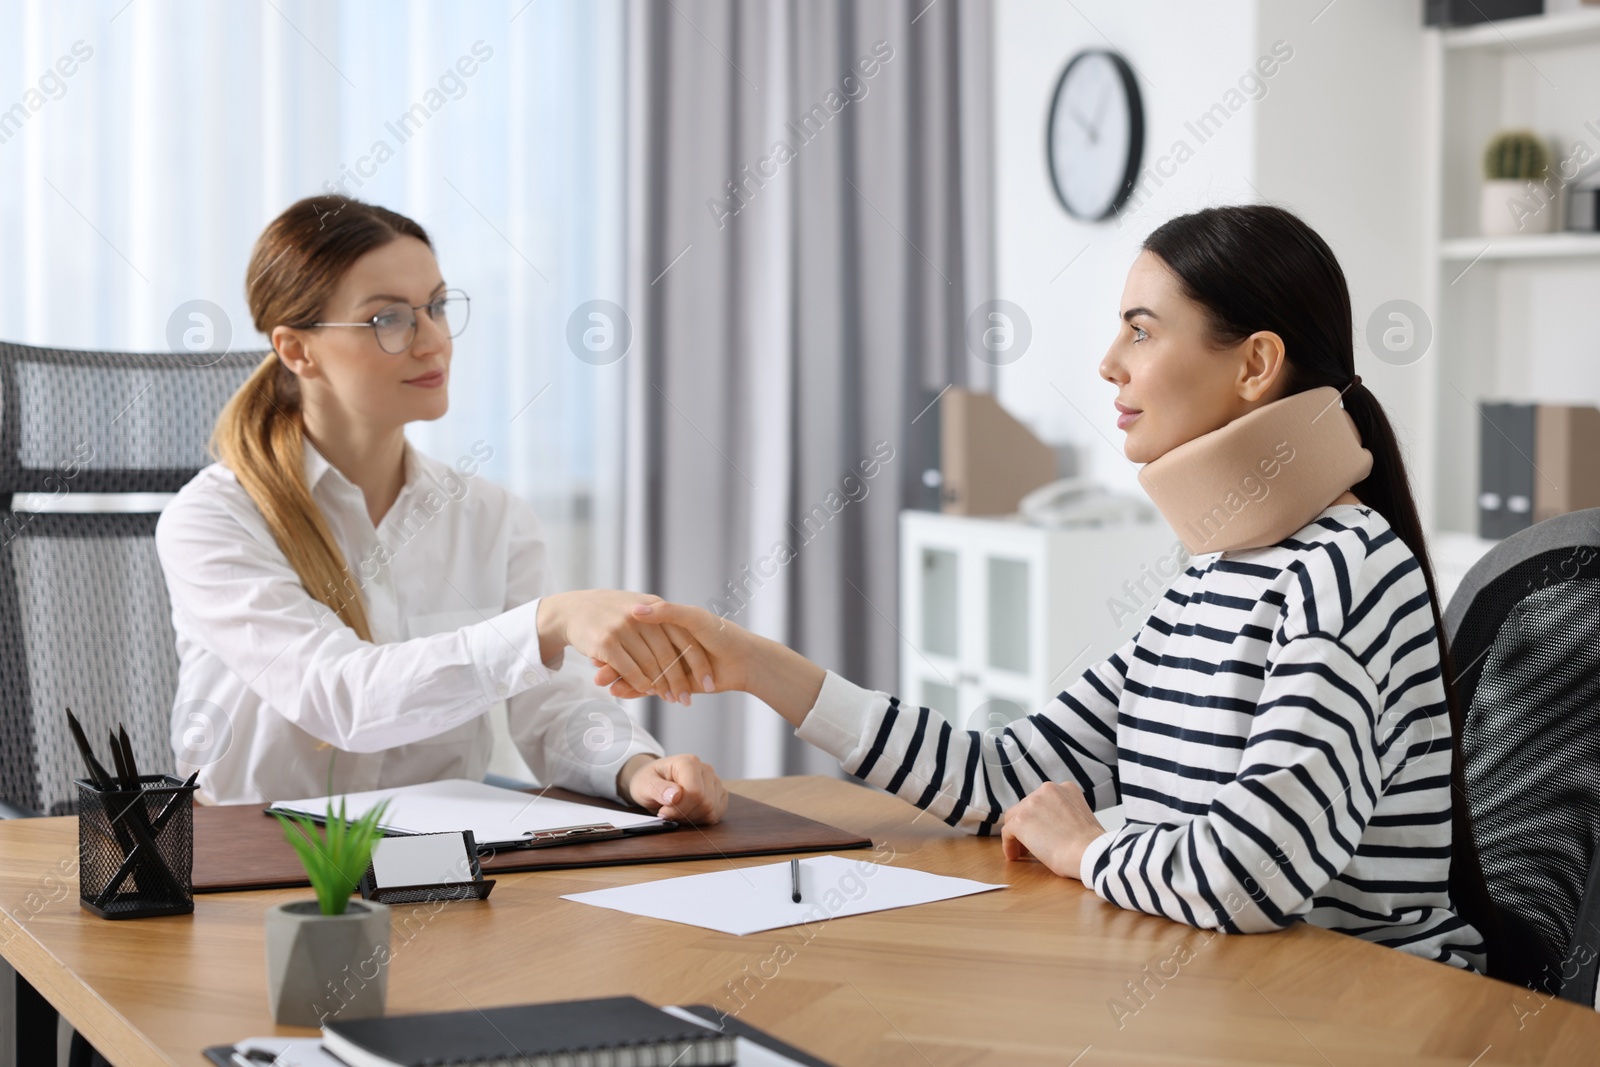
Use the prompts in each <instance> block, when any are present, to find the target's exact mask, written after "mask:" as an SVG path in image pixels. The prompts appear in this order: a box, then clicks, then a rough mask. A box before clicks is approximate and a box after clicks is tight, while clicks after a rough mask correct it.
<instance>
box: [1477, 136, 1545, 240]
mask: <svg viewBox="0 0 1600 1067" xmlns="http://www.w3.org/2000/svg"><path fill="white" fill-rule="evenodd" d="M1549 164H1550V155H1549V153H1548V152H1547V151H1545V147H1544V142H1542V141H1540V140H1539V138H1538V137H1537V136H1535V135H1534V134H1533V133H1531V132H1530V131H1528V130H1507V131H1505V132H1504V133H1500V134H1497V135H1496V136H1495V137H1494V139H1493V140H1491V141H1490V142H1489V145H1488V147H1487V148H1485V149H1484V152H1483V198H1482V200H1481V201H1480V202H1479V206H1478V215H1479V218H1478V223H1479V225H1480V226H1481V227H1482V229H1483V234H1484V236H1485V237H1505V236H1509V235H1513V234H1523V233H1548V232H1549V231H1551V230H1553V229H1555V215H1556V199H1555V194H1554V192H1553V191H1551V189H1550V188H1549V187H1548V185H1547V184H1546V179H1547V178H1548V177H1549V172H1548V170H1549Z"/></svg>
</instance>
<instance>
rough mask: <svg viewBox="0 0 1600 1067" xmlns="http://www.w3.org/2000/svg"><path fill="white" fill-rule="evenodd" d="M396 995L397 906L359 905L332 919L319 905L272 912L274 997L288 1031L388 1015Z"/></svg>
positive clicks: (296, 904) (270, 990)
mask: <svg viewBox="0 0 1600 1067" xmlns="http://www.w3.org/2000/svg"><path fill="white" fill-rule="evenodd" d="M388 992H389V909H388V908H387V907H386V906H384V905H382V904H377V903H374V902H373V901H370V900H352V901H351V902H350V905H349V907H348V908H347V909H346V910H345V913H344V914H343V915H324V914H322V911H321V909H320V908H319V907H318V906H317V902H316V901H315V900H296V901H293V902H291V903H288V904H279V905H276V906H275V907H271V908H268V909H267V996H268V997H269V998H270V1000H271V1002H272V1017H273V1019H274V1020H276V1021H277V1022H279V1023H281V1024H283V1025H285V1026H321V1025H322V1024H323V1022H324V1021H325V1020H327V1019H328V1018H330V1017H331V1018H338V1019H341V1020H342V1019H365V1018H370V1017H371V1016H374V1015H382V1014H383V1006H384V1001H385V1000H386V999H387V997H388Z"/></svg>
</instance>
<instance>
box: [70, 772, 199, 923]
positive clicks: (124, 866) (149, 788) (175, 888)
mask: <svg viewBox="0 0 1600 1067" xmlns="http://www.w3.org/2000/svg"><path fill="white" fill-rule="evenodd" d="M77 786H78V902H79V903H80V904H81V905H82V906H83V907H84V908H85V909H86V910H88V911H92V912H94V913H95V914H96V915H98V916H100V917H101V918H102V919H144V918H149V917H151V916H155V915H187V914H189V913H190V912H192V911H194V886H193V884H192V882H191V877H192V864H193V860H194V793H195V788H196V787H195V786H192V785H190V786H185V785H184V784H183V782H182V781H180V780H179V779H177V778H174V777H172V776H171V775H169V774H147V775H142V776H141V777H140V778H139V786H140V788H139V791H138V792H133V791H132V790H120V789H110V790H108V789H99V788H97V787H96V786H95V785H94V783H92V782H90V781H88V780H87V779H84V778H79V779H77Z"/></svg>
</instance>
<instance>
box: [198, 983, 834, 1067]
mask: <svg viewBox="0 0 1600 1067" xmlns="http://www.w3.org/2000/svg"><path fill="white" fill-rule="evenodd" d="M614 999H615V1000H620V1001H627V1002H631V1003H632V1004H636V1005H640V1006H642V1007H645V1008H647V1009H648V1010H649V1011H650V1012H653V1013H654V1015H653V1016H651V1019H652V1020H653V1022H654V1023H656V1024H657V1025H659V1024H662V1023H664V1024H666V1025H667V1026H669V1027H670V1026H671V1025H672V1024H673V1023H675V1022H676V1023H682V1024H686V1029H685V1033H688V1032H689V1031H690V1030H692V1031H693V1035H692V1036H694V1037H699V1038H712V1039H715V1040H717V1041H719V1042H722V1043H731V1046H730V1047H731V1048H732V1049H733V1052H732V1053H731V1054H729V1055H728V1056H727V1058H722V1056H723V1053H721V1052H718V1053H717V1057H718V1058H715V1059H712V1060H709V1061H700V1060H696V1061H692V1062H711V1063H718V1064H721V1063H730V1064H734V1063H736V1064H738V1067H832V1065H831V1064H829V1063H828V1062H827V1061H826V1060H821V1059H818V1058H817V1057H815V1056H812V1055H810V1054H809V1053H807V1052H803V1051H801V1050H800V1049H797V1048H795V1047H794V1046H793V1045H789V1044H785V1043H784V1042H782V1041H779V1040H778V1039H777V1038H775V1037H773V1036H772V1035H771V1034H769V1033H766V1032H765V1031H763V1030H759V1029H757V1028H756V1027H754V1026H751V1025H750V1024H749V1023H746V1022H742V1021H740V1020H739V1019H736V1018H734V1017H732V1016H729V1015H724V1014H723V1013H721V1012H719V1011H717V1010H716V1009H715V1008H712V1007H710V1006H709V1005H705V1004H694V1005H689V1006H687V1007H681V1008H678V1007H667V1008H662V1009H660V1010H659V1011H657V1010H656V1009H654V1008H649V1006H648V1005H644V1004H643V1003H642V1002H640V1001H635V1000H634V999H633V998H632V997H619V998H614ZM612 1002H613V1001H581V1002H577V1003H584V1004H609V1003H612ZM570 1006H571V1005H568V1004H554V1005H549V1004H547V1005H541V1006H540V1007H544V1008H555V1009H561V1010H565V1009H567V1008H569V1007H570ZM526 1010H527V1009H525V1008H502V1009H490V1011H491V1013H492V1012H494V1011H511V1012H515V1011H526ZM404 1018H407V1017H406V1016H399V1017H396V1018H395V1019H373V1020H369V1021H370V1022H372V1023H374V1024H378V1025H386V1024H389V1023H393V1022H395V1021H397V1020H398V1019H404ZM479 1018H480V1020H481V1018H482V1016H479ZM347 1025H349V1024H347ZM480 1025H481V1023H480ZM484 1029H487V1028H486V1027H485V1028H484ZM609 1033H610V1032H609V1031H608V1036H609ZM325 1041H326V1038H315V1037H276V1038H274V1037H254V1038H249V1039H248V1040H245V1041H240V1042H238V1043H237V1044H234V1045H218V1046H216V1047H215V1048H208V1049H206V1057H207V1058H208V1059H209V1060H210V1061H211V1062H212V1063H213V1064H215V1065H216V1067H267V1065H268V1064H270V1065H272V1067H361V1065H364V1064H371V1063H378V1064H383V1065H385V1067H389V1065H391V1064H400V1065H402V1067H404V1065H407V1064H410V1063H413V1062H416V1059H417V1057H416V1054H415V1052H414V1050H410V1049H408V1050H407V1055H409V1056H410V1057H411V1058H410V1059H403V1060H393V1059H389V1060H362V1059H351V1060H344V1059H340V1058H336V1057H335V1056H334V1055H333V1054H332V1053H330V1052H328V1051H327V1050H326V1049H325V1048H324V1042H325ZM675 1047H677V1046H673V1045H670V1044H667V1043H661V1042H658V1043H656V1044H647V1045H635V1046H633V1047H632V1048H629V1049H619V1048H615V1047H612V1048H608V1049H596V1050H590V1052H588V1053H583V1052H579V1053H577V1054H575V1055H567V1056H565V1057H561V1056H559V1055H558V1056H557V1057H554V1058H550V1057H546V1058H543V1059H541V1058H540V1055H539V1054H537V1053H521V1052H513V1051H511V1047H510V1046H508V1045H507V1044H505V1043H503V1042H502V1043H501V1044H500V1045H499V1047H498V1048H497V1049H495V1050H494V1051H493V1056H498V1057H499V1059H495V1058H492V1057H491V1058H490V1059H487V1060H482V1059H480V1060H477V1061H470V1062H473V1063H474V1064H484V1063H491V1064H492V1063H511V1064H517V1065H518V1067H522V1065H524V1064H538V1063H547V1062H548V1063H560V1064H562V1065H563V1067H578V1065H580V1064H590V1063H593V1064H600V1063H608V1062H609V1063H616V1064H632V1065H637V1067H644V1065H648V1064H659V1065H662V1067H665V1065H668V1064H671V1065H672V1067H682V1064H684V1063H686V1062H690V1061H688V1060H687V1059H683V1060H676V1061H674V1059H673V1056H674V1055H675V1053H674V1051H673V1049H674V1048H675ZM718 1047H719V1048H721V1047H723V1046H722V1045H719V1046H718ZM345 1054H346V1055H349V1053H348V1052H346V1053H345ZM459 1055H460V1050H456V1049H452V1050H451V1052H450V1053H448V1054H447V1057H446V1058H445V1059H443V1060H439V1061H437V1062H440V1063H460V1062H463V1061H461V1060H459V1059H458V1058H455V1057H458V1056H459ZM601 1056H606V1057H609V1059H604V1058H600V1057H601ZM584 1057H588V1058H584Z"/></svg>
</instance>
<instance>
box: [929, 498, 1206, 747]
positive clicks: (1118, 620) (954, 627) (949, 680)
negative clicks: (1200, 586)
mask: <svg viewBox="0 0 1600 1067" xmlns="http://www.w3.org/2000/svg"><path fill="white" fill-rule="evenodd" d="M1186 559H1187V557H1186V556H1185V554H1184V552H1183V548H1182V546H1181V545H1180V544H1179V543H1178V539H1177V536H1176V535H1175V534H1173V532H1172V530H1171V529H1170V528H1169V527H1168V526H1167V524H1166V523H1165V522H1163V521H1161V520H1159V519H1156V520H1154V521H1150V522H1142V523H1133V524H1129V525H1123V526H1114V527H1105V528H1084V529H1062V530H1050V529H1043V528H1040V527H1036V526H1031V525H1028V524H1026V523H1023V522H1021V521H1020V520H1017V519H1013V518H967V517H963V516H955V515H942V514H937V513H934V512H926V511H906V512H902V513H901V515H900V568H901V570H900V620H901V622H900V627H901V636H902V637H903V638H904V639H905V645H904V646H903V647H902V650H901V655H900V692H899V693H898V696H899V697H900V699H901V700H902V701H905V702H907V703H911V704H918V705H926V706H927V707H930V708H933V709H934V710H936V711H938V712H940V713H941V714H943V715H944V717H945V718H947V719H949V720H950V722H951V724H952V725H954V726H957V727H959V728H964V729H976V730H984V731H990V730H993V729H996V728H997V727H1000V726H1003V725H1005V724H1006V723H1008V722H1010V721H1011V720H1013V719H1015V718H1017V717H1019V716H1021V715H1024V714H1030V713H1032V712H1034V711H1037V710H1038V709H1039V708H1040V707H1042V706H1043V705H1044V704H1045V702H1047V701H1048V700H1049V699H1050V698H1052V697H1054V696H1055V695H1056V694H1057V693H1059V692H1060V691H1061V690H1062V689H1064V688H1065V687H1066V686H1067V684H1068V683H1069V682H1070V681H1071V680H1072V679H1074V678H1075V677H1077V676H1078V675H1079V674H1081V673H1082V672H1083V671H1084V669H1085V668H1087V667H1089V666H1090V665H1092V664H1094V663H1096V662H1098V661H1099V660H1102V659H1104V658H1105V657H1106V656H1108V655H1109V654H1110V653H1111V652H1113V651H1115V650H1116V648H1117V646H1119V645H1120V644H1122V643H1123V642H1124V641H1125V640H1126V639H1127V638H1129V637H1131V636H1132V635H1133V633H1134V631H1135V630H1137V629H1138V627H1139V624H1140V623H1141V622H1143V621H1144V618H1145V616H1147V615H1148V614H1149V613H1150V610H1151V609H1152V608H1153V607H1154V606H1155V602H1156V599H1157V598H1158V597H1159V596H1161V594H1162V592H1164V591H1165V589H1166V588H1167V586H1168V585H1169V584H1171V581H1172V579H1173V578H1174V577H1175V576H1176V575H1177V574H1178V573H1180V572H1181V570H1182V569H1183V567H1184V565H1185V563H1186Z"/></svg>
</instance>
